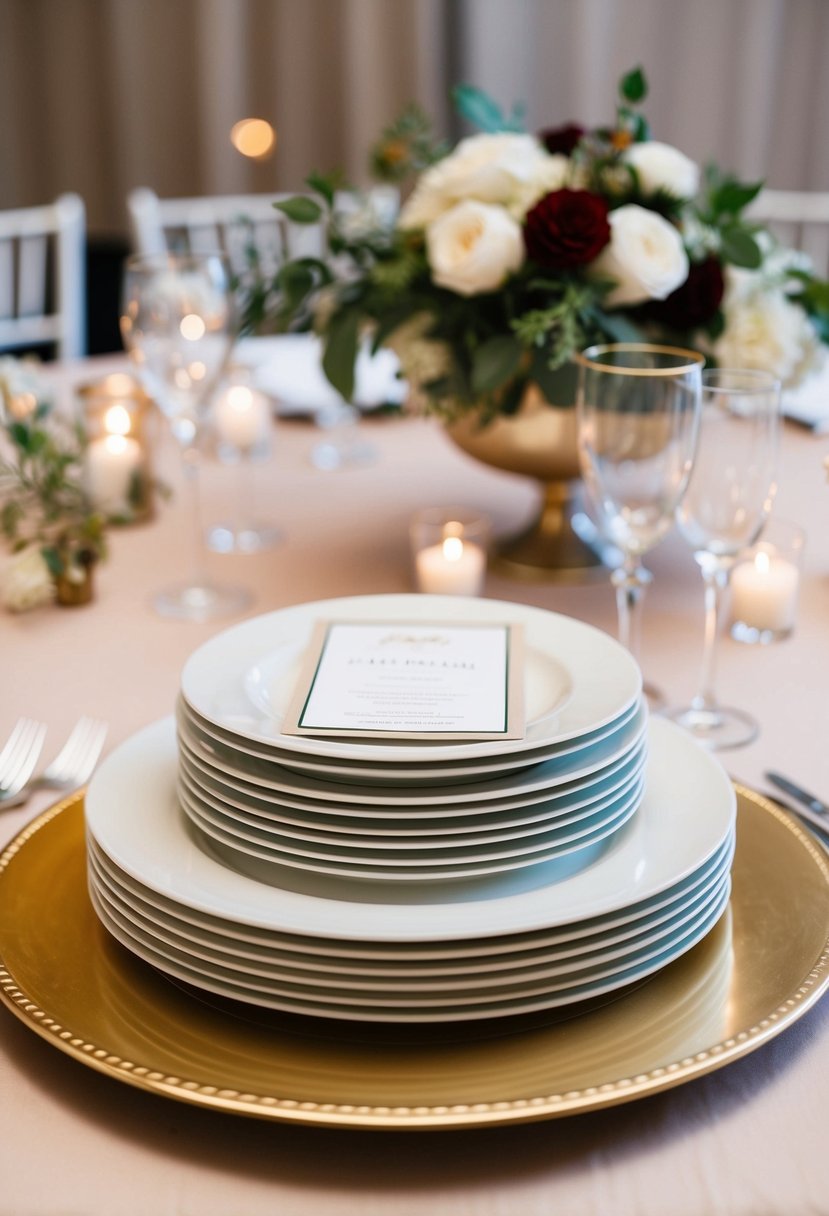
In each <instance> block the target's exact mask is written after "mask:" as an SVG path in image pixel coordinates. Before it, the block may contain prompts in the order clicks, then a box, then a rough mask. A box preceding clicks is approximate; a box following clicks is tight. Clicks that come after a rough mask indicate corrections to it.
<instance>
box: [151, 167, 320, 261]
mask: <svg viewBox="0 0 829 1216" xmlns="http://www.w3.org/2000/svg"><path fill="white" fill-rule="evenodd" d="M292 197H293V195H289V194H229V195H221V196H214V197H212V198H166V199H160V198H159V197H158V195H157V194H156V193H155V191H153V190H150V189H148V188H146V187H142V188H140V189H138V190H133V191H131V193H130V194H129V196H128V198H127V209H128V211H129V218H130V226H131V229H132V237H133V245H134V247H135V251H136V253H144V254H153V253H214V252H217V251H221V252H222V253H225V254H227V256H228V259H229V261H230V264H231V266H232V268H233V270H234V271H235V272H236V273H237V274H241V273H243V272H244V270H245V267H246V266H247V265H248V255H247V251H248V249H249V248H250V247H251V246H252V247H253V248H255V250H256V252H257V255H258V258H259V264H260V266H261V268H262V270H263V271H265V272H266V273H271V274H273V273H274V272H275V271H276V269H277V268H278V267H279V265H280V264H281V263H282V262H283V261H284V260H285V259H286V258H294V257H302V256H307V257H319V256H321V254H322V253H323V233H322V226H321V225H319V224H296V223H292V222H291V221H290V220H289V219H288V217H287V216H286V215H283V213H282V212H281V211H278V210H277V209H276V208H275V207H274V203H275V202H278V201H280V200H281V199H286V198H292Z"/></svg>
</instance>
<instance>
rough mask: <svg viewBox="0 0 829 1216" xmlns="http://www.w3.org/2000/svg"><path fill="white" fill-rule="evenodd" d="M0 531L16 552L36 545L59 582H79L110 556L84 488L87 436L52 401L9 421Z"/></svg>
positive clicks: (0, 470) (0, 481)
mask: <svg viewBox="0 0 829 1216" xmlns="http://www.w3.org/2000/svg"><path fill="white" fill-rule="evenodd" d="M2 440H3V448H4V451H2V452H0V457H2V458H0V504H2V505H0V531H2V534H3V536H4V537H5V538H6V540H7V541H8V542H9V545H10V546H11V549H12V551H13V552H15V553H16V552H19V551H20V550H22V549H25V548H28V547H30V546H36V547H37V548H38V549H39V551H40V553H41V556H42V557H43V560H44V562H45V563H46V566H47V567H48V570H49V573H50V574H51V575H52V577H53V578H56V579H57V578H61V577H67V578H70V579H73V578H74V579H77V578H78V577H79V576H80V575H81V574H82V573H83V572H84V571H85V570H86V569H87V568H88V567H90V566H92V565H94V563H95V562H97V561H99V560H101V559H102V558H104V557H105V556H106V552H107V547H106V537H105V520H104V518H103V516H102V515H101V514H100V513H99V512H97V511H95V510H94V509H93V507H92V506H91V504H90V502H89V499H88V498H87V495H86V493H85V491H84V488H83V481H82V468H83V453H84V448H85V446H86V437H85V434H84V432H83V430H82V429H81V428H80V427H78V426H74V425H71V424H69V423H67V422H65V421H64V420H62V419H59V418H57V417H56V416H55V415H54V414H53V412H52V407H51V405H50V404H49V403H48V402H38V403H37V404H36V405H35V406H34V408H33V409H32V410H31V412H29V413H28V414H27V415H26V416H24V417H21V418H15V417H13V416H5V417H4V419H3V423H2Z"/></svg>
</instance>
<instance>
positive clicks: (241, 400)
mask: <svg viewBox="0 0 829 1216" xmlns="http://www.w3.org/2000/svg"><path fill="white" fill-rule="evenodd" d="M227 404H228V405H229V406H230V408H231V409H232V410H235V411H236V412H237V413H239V414H244V413H245V412H246V411H247V410H250V409H253V393H252V392H251V391H250V389H249V388H248V387H247V386H246V385H244V384H234V385H233V387H232V388H229V389H228V390H227Z"/></svg>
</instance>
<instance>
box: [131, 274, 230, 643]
mask: <svg viewBox="0 0 829 1216" xmlns="http://www.w3.org/2000/svg"><path fill="white" fill-rule="evenodd" d="M230 281H231V280H230V267H229V265H228V263H227V260H226V258H225V257H224V256H223V255H222V254H218V253H216V254H212V253H209V254H208V253H205V254H188V255H183V256H180V257H179V256H174V255H172V254H157V255H150V256H137V257H133V258H130V259H128V261H127V265H126V273H125V277H124V303H123V308H122V315H121V333H122V335H123V338H124V345H125V346H126V348H127V350H128V351H129V353H130V355H131V357H132V360H133V363H134V364H135V367H136V370H137V372H138V375H139V377H140V379H141V381H142V383H143V385H144V388H145V389H146V391H147V393H148V394H149V395H150V396H151V397H152V398H153V400H154V401H155V402H156V404H157V405H158V406H159V408H160V409H161V411H162V413H163V414H165V415H166V417H167V418H168V419H169V422H170V428H171V430H172V433H173V435H174V436H175V438H176V439H177V441H178V443H179V446H180V449H181V455H182V463H183V468H184V474H185V481H186V482H187V484H188V485H189V487H190V497H191V502H192V512H193V519H194V526H195V540H196V546H195V547H194V553H195V555H196V562H195V568H194V570H193V573H192V575H191V577H190V579H189V580H188V581H186V582H183V583H179V584H176V585H174V586H172V587H169V588H166V589H165V590H163V591H161V592H160V593H159V594H158V595H157V596H156V597H155V600H154V604H155V608H156V611H157V612H159V613H160V614H161V615H162V616H172V617H178V618H180V619H185V620H194V621H205V620H210V619H212V618H214V617H217V616H224V615H227V614H230V613H234V612H238V611H240V610H241V609H243V608H244V607H246V606H247V604H248V603H249V602H250V596H249V595H248V593H247V592H246V591H244V590H243V589H241V588H237V587H228V586H225V585H222V584H218V583H214V582H213V581H212V580H210V579H209V578H208V577H207V576H206V575H205V573H204V572H203V570H202V568H201V554H202V552H203V548H204V546H203V541H202V528H201V516H200V510H199V493H198V470H199V436H200V428H201V423H202V420H203V416H204V413H205V411H206V410H207V408H208V406H209V402H210V395H211V393H212V391H213V389H214V387H215V385H216V383H217V381H218V379H219V377H220V376H221V373H222V371H223V369H224V365H225V362H226V360H227V357H228V355H229V353H230V350H231V347H232V345H233V341H234V338H235V336H236V314H235V306H234V300H233V295H232V291H231V286H230Z"/></svg>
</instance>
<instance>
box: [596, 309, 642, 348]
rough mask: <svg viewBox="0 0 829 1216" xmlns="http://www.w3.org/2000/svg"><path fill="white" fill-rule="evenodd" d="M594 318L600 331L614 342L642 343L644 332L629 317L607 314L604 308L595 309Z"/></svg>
mask: <svg viewBox="0 0 829 1216" xmlns="http://www.w3.org/2000/svg"><path fill="white" fill-rule="evenodd" d="M591 315H592V317H593V319H594V320H595V322H596V324H597V325H598V327H599V329H600V330H601V331H602V333H603V334H605V335H606V336H607V337H608V338H610V339H611V341H613V342H641V341H642V340H643V337H644V335H643V333H642V330H641V329H640V328H639V326H638V325H635V324H634V322H633V321H631V320H630V319H629V318H628V317H625V316H623V315H622V314H621V313H611V312H605V311H604V309H602V308H594V309H593V310H592V314H591Z"/></svg>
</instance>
